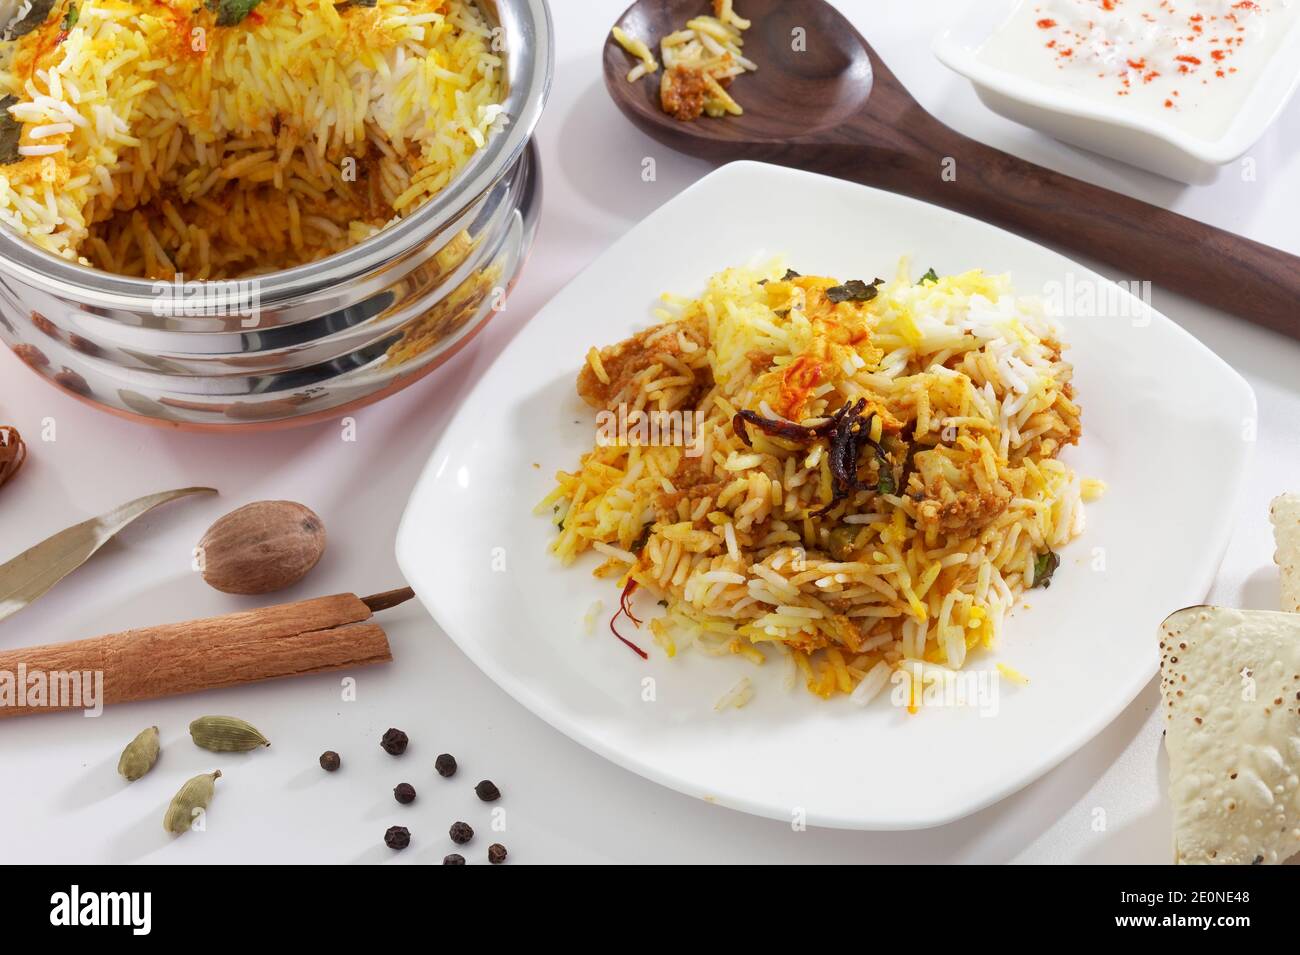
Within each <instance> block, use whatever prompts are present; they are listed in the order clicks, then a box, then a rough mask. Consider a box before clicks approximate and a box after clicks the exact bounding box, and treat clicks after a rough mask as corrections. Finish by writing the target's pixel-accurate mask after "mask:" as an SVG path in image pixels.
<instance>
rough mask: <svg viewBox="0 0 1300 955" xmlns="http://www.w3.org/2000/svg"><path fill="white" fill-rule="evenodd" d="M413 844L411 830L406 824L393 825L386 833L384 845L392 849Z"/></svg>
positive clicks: (403, 847)
mask: <svg viewBox="0 0 1300 955" xmlns="http://www.w3.org/2000/svg"><path fill="white" fill-rule="evenodd" d="M410 844H411V830H410V829H407V828H406V827H405V826H393V827H392V828H391V829H389V830H388V831H387V832H385V833H384V845H386V846H388V848H390V849H405V848H406V847H407V846H409V845H410Z"/></svg>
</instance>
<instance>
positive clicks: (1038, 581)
mask: <svg viewBox="0 0 1300 955" xmlns="http://www.w3.org/2000/svg"><path fill="white" fill-rule="evenodd" d="M1060 566H1061V558H1060V557H1058V556H1057V554H1056V552H1055V551H1051V550H1049V551H1044V552H1043V553H1041V554H1039V555H1038V556H1036V557H1035V558H1034V583H1033V586H1032V587H1030V588H1029V589H1030V590H1033V589H1034V587H1050V586H1052V574H1054V573H1056V568H1058V567H1060Z"/></svg>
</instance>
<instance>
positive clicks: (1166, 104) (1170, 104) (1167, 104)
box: [1165, 99, 1174, 109]
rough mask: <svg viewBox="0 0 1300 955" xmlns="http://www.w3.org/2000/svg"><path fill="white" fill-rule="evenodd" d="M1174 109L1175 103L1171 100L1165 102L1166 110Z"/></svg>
mask: <svg viewBox="0 0 1300 955" xmlns="http://www.w3.org/2000/svg"><path fill="white" fill-rule="evenodd" d="M1173 108H1174V101H1173V100H1171V99H1167V100H1165V109H1173Z"/></svg>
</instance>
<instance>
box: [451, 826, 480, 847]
mask: <svg viewBox="0 0 1300 955" xmlns="http://www.w3.org/2000/svg"><path fill="white" fill-rule="evenodd" d="M447 835H449V836H451V841H452V842H454V843H456V845H458V846H463V845H464V844H465V843H467V842H469V841H470V840H471V839H473V838H474V829H473V828H472V827H471V826H470V824H469V823H468V822H453V823H452V824H451V829H449V830H448V831H447Z"/></svg>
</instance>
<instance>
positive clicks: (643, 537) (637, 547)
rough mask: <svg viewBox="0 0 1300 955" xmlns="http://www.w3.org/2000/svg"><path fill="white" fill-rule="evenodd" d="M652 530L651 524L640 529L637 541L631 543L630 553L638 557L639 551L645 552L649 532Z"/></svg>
mask: <svg viewBox="0 0 1300 955" xmlns="http://www.w3.org/2000/svg"><path fill="white" fill-rule="evenodd" d="M653 528H654V525H653V524H646V526H645V527H643V528H641V533H640V534H638V535H637V539H636V540H635V541H633V542H632V553H634V554H637V555H640V553H641V551H643V550H645V545H646V544H648V543H649V542H650V531H651V530H653Z"/></svg>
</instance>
